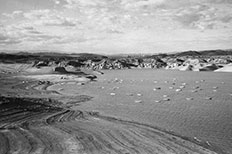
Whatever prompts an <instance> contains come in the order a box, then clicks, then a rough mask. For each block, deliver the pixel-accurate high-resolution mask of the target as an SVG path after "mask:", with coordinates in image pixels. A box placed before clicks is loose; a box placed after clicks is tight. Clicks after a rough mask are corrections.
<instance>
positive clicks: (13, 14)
mask: <svg viewBox="0 0 232 154" xmlns="http://www.w3.org/2000/svg"><path fill="white" fill-rule="evenodd" d="M2 15H3V16H5V17H9V18H17V17H22V15H23V11H20V10H19V11H13V12H12V13H3V14H2Z"/></svg>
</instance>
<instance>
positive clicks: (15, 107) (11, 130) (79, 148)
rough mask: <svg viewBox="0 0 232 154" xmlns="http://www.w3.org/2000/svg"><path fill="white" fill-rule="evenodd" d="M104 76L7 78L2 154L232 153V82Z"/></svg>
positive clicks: (171, 75) (162, 75)
mask: <svg viewBox="0 0 232 154" xmlns="http://www.w3.org/2000/svg"><path fill="white" fill-rule="evenodd" d="M104 73H105V74H104V75H102V76H99V77H98V81H95V82H83V84H81V83H80V82H73V81H72V82H58V83H56V84H50V83H45V84H42V85H40V84H37V83H38V82H37V81H34V80H28V79H27V80H28V81H27V82H26V83H22V82H23V81H21V79H20V80H15V79H14V80H13V79H11V78H8V79H7V78H6V77H3V76H2V77H1V78H2V80H1V81H4V83H5V87H4V86H3V87H1V91H2V94H4V95H2V96H1V103H0V106H1V108H0V110H1V112H0V114H1V116H0V147H3V148H0V154H5V153H48V154H50V153H54V154H59V153H68V154H69V153H90V154H91V153H94V154H95V153H99V154H104V153H122V154H126V153H127V154H128V153H141V154H145V153H151V154H153V153H158V154H160V153H164V154H165V153H202V154H203V153H210V154H211V153H230V152H231V147H230V145H229V144H227V143H228V142H229V138H230V137H229V134H230V131H231V129H230V128H231V126H230V125H229V124H228V122H229V118H230V117H231V116H230V113H229V111H230V109H231V105H230V100H231V96H230V93H229V92H230V91H229V89H230V87H231V85H230V84H231V79H230V76H229V75H228V74H220V75H221V76H219V75H216V76H213V75H212V74H213V73H212V74H204V73H200V75H195V76H194V77H193V74H191V73H190V74H188V73H187V72H182V73H180V72H178V73H177V72H176V71H173V72H171V71H154V70H120V71H116V70H114V71H105V72H104ZM184 73H187V74H185V75H184ZM192 73H196V72H192ZM6 81H7V82H8V83H7V82H6ZM222 82H223V83H222ZM19 83H20V84H19ZM173 83H175V84H173ZM197 86H198V87H197ZM170 87H172V88H170ZM154 89H155V90H154ZM177 89H181V90H180V91H178V90H177ZM176 90H177V91H176ZM193 90H196V92H193ZM16 93H17V95H16ZM31 97H33V99H32V98H31ZM41 97H42V98H41ZM187 98H188V99H187ZM219 102H220V104H218V103H219ZM226 118H228V119H226ZM226 120H227V121H226ZM223 130H224V131H226V133H224V131H223ZM207 133H208V134H207ZM225 134H227V136H225ZM223 136H224V137H223ZM213 151H214V152H213Z"/></svg>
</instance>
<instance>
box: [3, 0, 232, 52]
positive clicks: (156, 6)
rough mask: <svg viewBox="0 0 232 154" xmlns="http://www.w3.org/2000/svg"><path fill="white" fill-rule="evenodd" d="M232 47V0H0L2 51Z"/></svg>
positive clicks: (99, 50)
mask: <svg viewBox="0 0 232 154" xmlns="http://www.w3.org/2000/svg"><path fill="white" fill-rule="evenodd" d="M228 48H232V0H0V50H3V49H9V50H11V49H12V50H53V51H57V50H59V51H65V52H92V53H108V54H112V53H158V52H171V51H184V50H205V49H228Z"/></svg>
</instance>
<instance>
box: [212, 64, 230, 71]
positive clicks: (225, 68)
mask: <svg viewBox="0 0 232 154" xmlns="http://www.w3.org/2000/svg"><path fill="white" fill-rule="evenodd" d="M214 72H232V63H230V64H228V65H225V66H223V67H222V68H219V69H217V70H215V71H214Z"/></svg>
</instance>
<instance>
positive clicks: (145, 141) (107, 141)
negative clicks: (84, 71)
mask: <svg viewBox="0 0 232 154" xmlns="http://www.w3.org/2000/svg"><path fill="white" fill-rule="evenodd" d="M0 101H1V103H0V154H12V153H14V154H74V153H75V154H76V153H77V154H162V153H163V154H170V153H172V154H175V153H176V154H182V153H183V154H186V153H189V154H192V153H197V154H198V153H199V154H214V153H216V152H213V151H211V150H209V149H213V148H214V147H203V146H201V145H200V144H201V143H194V141H193V140H187V138H185V139H184V138H183V137H181V136H177V135H175V134H174V133H170V132H167V131H165V130H161V129H158V128H155V127H152V126H149V125H146V124H141V123H138V122H132V121H125V120H120V119H117V118H113V117H106V116H102V115H99V114H98V113H94V112H83V111H78V110H77V111H74V110H68V109H64V108H61V107H57V106H52V105H48V104H49V102H46V101H45V100H44V101H41V100H36V99H29V98H27V99H26V98H12V97H3V96H2V97H0ZM214 150H215V149H214ZM217 150H218V151H217V152H218V153H223V152H222V151H219V149H217Z"/></svg>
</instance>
